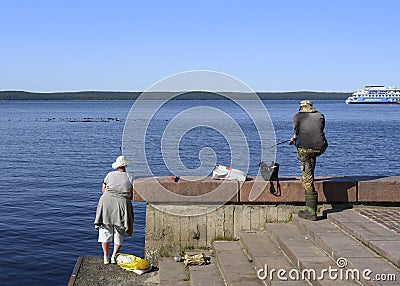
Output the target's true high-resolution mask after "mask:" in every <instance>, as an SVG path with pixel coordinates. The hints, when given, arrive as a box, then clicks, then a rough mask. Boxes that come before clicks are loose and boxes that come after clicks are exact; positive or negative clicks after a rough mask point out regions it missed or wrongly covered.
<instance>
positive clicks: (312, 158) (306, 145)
mask: <svg viewBox="0 0 400 286" xmlns="http://www.w3.org/2000/svg"><path fill="white" fill-rule="evenodd" d="M324 128H325V117H324V115H323V114H322V113H320V112H318V111H317V110H315V109H314V107H313V104H312V102H311V101H310V100H303V101H301V102H300V109H299V112H298V113H297V114H296V115H295V116H294V117H293V131H294V135H293V137H292V138H290V144H295V146H296V147H297V159H298V160H299V163H300V169H301V179H302V186H303V189H304V196H305V201H306V209H305V210H303V211H299V213H298V215H299V217H300V218H304V219H308V220H317V204H318V193H317V192H316V191H315V188H314V170H315V164H316V157H317V156H319V155H322V154H323V153H324V152H325V150H326V148H327V147H328V142H327V141H326V138H325V134H324Z"/></svg>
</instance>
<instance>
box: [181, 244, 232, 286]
mask: <svg viewBox="0 0 400 286" xmlns="http://www.w3.org/2000/svg"><path fill="white" fill-rule="evenodd" d="M198 253H204V254H205V255H206V256H207V257H208V258H210V264H207V265H199V266H189V270H190V285H191V286H225V281H224V278H223V277H222V274H221V272H220V271H219V268H218V263H217V259H216V258H215V257H211V254H210V251H208V250H198V251H186V253H185V254H198Z"/></svg>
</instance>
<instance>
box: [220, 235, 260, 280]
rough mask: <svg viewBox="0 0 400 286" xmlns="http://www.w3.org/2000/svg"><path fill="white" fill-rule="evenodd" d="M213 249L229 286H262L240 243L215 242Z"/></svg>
mask: <svg viewBox="0 0 400 286" xmlns="http://www.w3.org/2000/svg"><path fill="white" fill-rule="evenodd" d="M213 247H214V251H215V255H216V258H217V261H218V266H219V269H220V271H221V273H222V276H223V277H224V280H225V283H226V285H227V286H242V285H243V286H253V285H262V282H261V280H260V279H258V278H257V273H256V271H255V270H254V267H253V265H252V263H251V261H250V260H249V258H248V256H247V255H246V254H245V253H244V252H243V249H242V247H241V246H240V243H239V242H238V241H214V243H213Z"/></svg>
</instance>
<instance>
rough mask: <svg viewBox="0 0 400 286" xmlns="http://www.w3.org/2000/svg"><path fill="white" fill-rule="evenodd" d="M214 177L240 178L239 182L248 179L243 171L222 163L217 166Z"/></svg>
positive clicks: (222, 178) (217, 178)
mask: <svg viewBox="0 0 400 286" xmlns="http://www.w3.org/2000/svg"><path fill="white" fill-rule="evenodd" d="M212 178H213V179H216V180H238V181H239V182H244V181H246V175H245V174H244V172H243V171H240V170H237V169H232V168H229V167H226V166H222V165H217V166H215V168H214V170H213V174H212Z"/></svg>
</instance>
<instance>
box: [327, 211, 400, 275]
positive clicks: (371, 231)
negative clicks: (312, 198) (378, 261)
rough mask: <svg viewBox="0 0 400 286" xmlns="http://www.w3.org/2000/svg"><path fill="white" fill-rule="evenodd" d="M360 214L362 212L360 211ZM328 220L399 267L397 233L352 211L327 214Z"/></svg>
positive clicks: (399, 237) (399, 241)
mask: <svg viewBox="0 0 400 286" xmlns="http://www.w3.org/2000/svg"><path fill="white" fill-rule="evenodd" d="M361 212H363V211H362V210H361ZM378 212H379V211H378ZM389 215H390V214H389ZM384 219H386V220H389V219H390V218H389V217H386V218H384ZM328 220H329V221H330V222H332V223H334V224H336V225H337V226H339V227H340V228H341V229H343V230H344V231H345V232H347V233H348V234H350V235H351V236H353V237H355V238H356V239H358V240H359V241H361V242H362V243H363V244H365V245H366V246H368V247H369V248H371V249H373V250H374V251H376V252H377V253H378V254H379V255H381V256H383V257H385V258H386V259H388V260H389V261H390V262H392V263H393V264H394V265H396V266H397V267H400V234H399V233H397V232H395V231H393V230H391V229H388V228H386V227H384V226H382V225H380V224H378V223H376V222H374V221H373V220H371V219H369V218H368V217H366V216H363V215H361V214H360V213H359V212H357V211H355V210H352V209H348V210H343V211H341V212H336V213H330V214H328Z"/></svg>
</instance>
